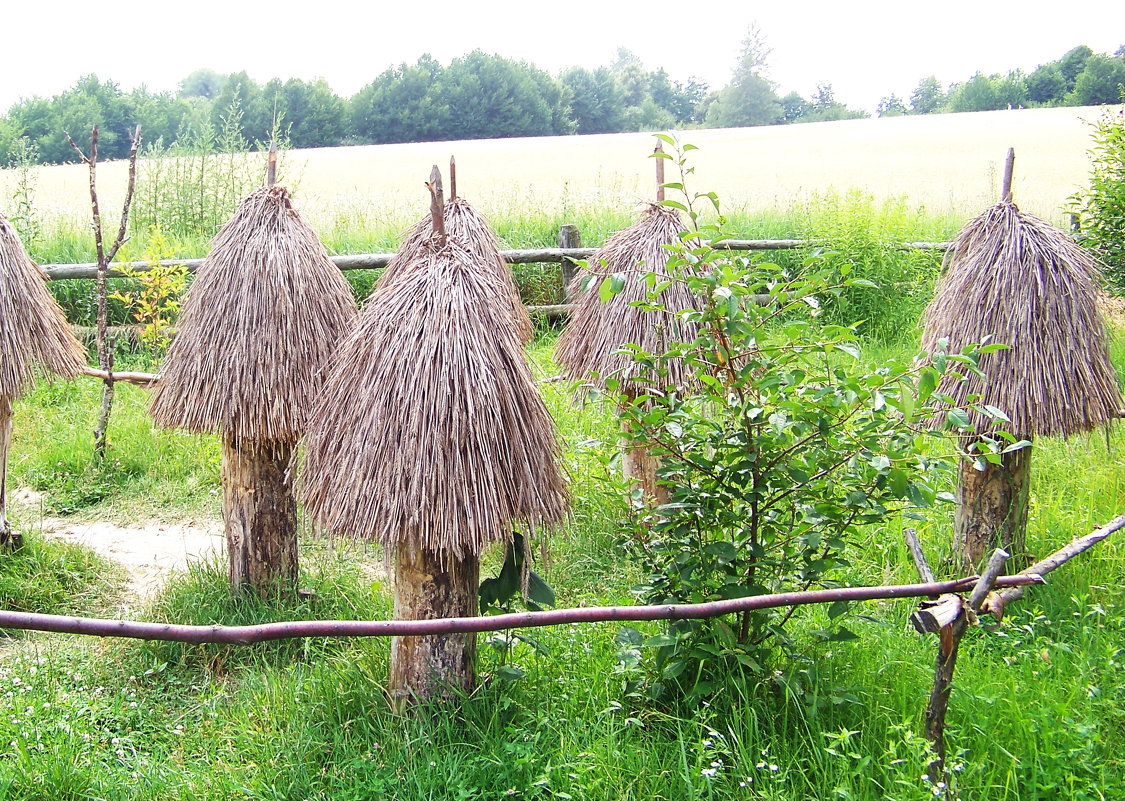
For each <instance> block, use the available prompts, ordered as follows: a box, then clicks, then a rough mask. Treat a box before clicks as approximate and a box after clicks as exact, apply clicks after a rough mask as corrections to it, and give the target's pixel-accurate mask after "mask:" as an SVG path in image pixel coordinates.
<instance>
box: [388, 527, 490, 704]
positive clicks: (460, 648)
mask: <svg viewBox="0 0 1125 801" xmlns="http://www.w3.org/2000/svg"><path fill="white" fill-rule="evenodd" d="M394 576H395V607H394V616H395V619H396V620H429V619H435V618H450V617H474V616H476V615H477V614H478V612H479V609H480V601H479V595H478V591H479V586H480V559H479V556H476V555H469V556H466V557H464V558H462V559H457V558H455V557H452V556H449V557H448V558H447V559H446V560H443V559H442V558H441V557H440V556H438V555H437V554H435V553H432V552H430V551H427V550H425V549H418V548H415V547H413V546H412V545H410V544H408V543H402V544H399V545H398V547H396V548H395V553H394ZM475 682H476V634H475V633H454V634H435V635H427V636H420V637H395V638H394V640H393V641H392V643H391V668H390V676H389V678H388V681H387V690H388V692H389V693H390V695H391V698H392V699H393V700H394V702H395V703H396V704H397V705H400V706H401V705H404V704H408V703H410V702H412V701H414V700H417V699H426V698H433V697H437V696H442V695H446V694H448V693H455V692H457V691H459V690H469V689H471V688H472V687H473V685H474V684H475Z"/></svg>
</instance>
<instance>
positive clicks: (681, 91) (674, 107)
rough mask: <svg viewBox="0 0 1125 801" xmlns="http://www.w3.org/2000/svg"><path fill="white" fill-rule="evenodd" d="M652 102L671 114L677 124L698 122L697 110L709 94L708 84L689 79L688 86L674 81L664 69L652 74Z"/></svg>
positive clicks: (650, 82)
mask: <svg viewBox="0 0 1125 801" xmlns="http://www.w3.org/2000/svg"><path fill="white" fill-rule="evenodd" d="M649 85H650V87H651V91H652V100H653V102H654V103H656V105H658V106H660V107H661V108H662V109H664V110H665V111H667V112H668V113H669V114H671V115H672V116H673V117H674V118H675V120H676V122H677V123H680V124H687V123H690V122H697V121H698V120H697V119H696V116H695V115H696V109H697V107H698V106H699V103H700V101H701V100H703V97H704V96H705V95H706V94H707V84H705V83H703V82H702V81H700V80H699V79H698V78H689V79H688V82H687V83H686V84H683V83H680V82H679V81H673V80H672V79H671V78H669V77H668V73H667V72H665V70H664V69H663V68H661V69H658V70H656V71H655V72H653V73H651V74H650V81H649Z"/></svg>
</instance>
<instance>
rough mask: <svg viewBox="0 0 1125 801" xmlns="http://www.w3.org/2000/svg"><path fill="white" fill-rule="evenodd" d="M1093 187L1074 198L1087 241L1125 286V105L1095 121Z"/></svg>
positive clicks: (1114, 279)
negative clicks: (1123, 107)
mask: <svg viewBox="0 0 1125 801" xmlns="http://www.w3.org/2000/svg"><path fill="white" fill-rule="evenodd" d="M1093 140H1094V144H1093V146H1092V147H1091V148H1090V165H1091V168H1090V188H1089V189H1088V190H1086V191H1085V192H1080V193H1079V194H1077V195H1076V196H1075V197H1074V198H1073V200H1074V203H1075V208H1077V209H1078V210H1079V211H1080V213H1081V215H1082V234H1083V243H1084V244H1086V245H1087V246H1088V247H1090V248H1092V249H1093V250H1094V252H1095V253H1097V254H1098V256H1099V257H1100V258H1101V260H1102V261H1103V262H1104V263H1105V266H1106V278H1107V279H1109V282H1110V283H1111V284H1113V286H1114V287H1115V288H1116V289H1117V291H1118V292H1121V291H1123V290H1125V109H1118V110H1117V111H1106V112H1105V113H1104V114H1103V115H1102V117H1101V119H1100V120H1098V121H1097V122H1096V123H1094V132H1093Z"/></svg>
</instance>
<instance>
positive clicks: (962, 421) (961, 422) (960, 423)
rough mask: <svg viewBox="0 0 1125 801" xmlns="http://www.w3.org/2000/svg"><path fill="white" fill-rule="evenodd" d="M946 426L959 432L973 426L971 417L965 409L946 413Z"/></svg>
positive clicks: (951, 410)
mask: <svg viewBox="0 0 1125 801" xmlns="http://www.w3.org/2000/svg"><path fill="white" fill-rule="evenodd" d="M945 424H946V425H947V426H948V427H949V428H955V429H957V430H959V431H960V430H964V429H966V428H969V426H970V425H971V424H970V423H969V415H968V414H967V413H966V412H965V410H964V409H950V410H949V411H948V412H946V413H945Z"/></svg>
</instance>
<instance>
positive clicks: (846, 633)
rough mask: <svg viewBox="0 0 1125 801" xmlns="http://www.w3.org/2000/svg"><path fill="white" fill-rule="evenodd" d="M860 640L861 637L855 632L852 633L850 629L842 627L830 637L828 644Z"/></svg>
mask: <svg viewBox="0 0 1125 801" xmlns="http://www.w3.org/2000/svg"><path fill="white" fill-rule="evenodd" d="M858 639H859V635H858V634H856V633H855V632H854V631H851V630H849V629H846V628H844V627H843V626H840V628H838V629H836V630H835V631H834V632H832V634H831V635H830V636H829V637H828V642H851V641H852V640H858Z"/></svg>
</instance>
